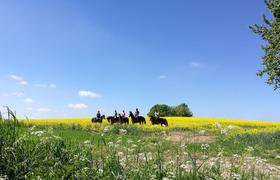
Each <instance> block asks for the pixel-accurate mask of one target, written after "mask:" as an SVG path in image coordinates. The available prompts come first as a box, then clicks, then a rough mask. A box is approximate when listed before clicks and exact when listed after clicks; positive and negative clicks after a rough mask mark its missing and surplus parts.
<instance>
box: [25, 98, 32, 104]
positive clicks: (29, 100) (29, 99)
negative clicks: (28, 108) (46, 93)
mask: <svg viewBox="0 0 280 180" xmlns="http://www.w3.org/2000/svg"><path fill="white" fill-rule="evenodd" d="M24 102H25V103H33V102H34V101H33V99H31V98H26V99H24Z"/></svg>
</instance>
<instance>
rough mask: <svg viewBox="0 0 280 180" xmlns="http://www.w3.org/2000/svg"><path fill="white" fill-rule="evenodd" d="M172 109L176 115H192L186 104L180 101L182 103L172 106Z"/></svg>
mask: <svg viewBox="0 0 280 180" xmlns="http://www.w3.org/2000/svg"><path fill="white" fill-rule="evenodd" d="M174 111H175V113H176V116H186V117H192V116H193V114H192V112H191V111H190V109H189V107H188V105H187V104H185V103H182V104H180V105H178V106H176V107H175V108H174Z"/></svg>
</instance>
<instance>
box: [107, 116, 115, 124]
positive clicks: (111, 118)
mask: <svg viewBox="0 0 280 180" xmlns="http://www.w3.org/2000/svg"><path fill="white" fill-rule="evenodd" d="M106 119H107V121H108V123H112V120H113V119H114V117H113V116H108V117H107V118H106Z"/></svg>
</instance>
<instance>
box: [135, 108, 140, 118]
mask: <svg viewBox="0 0 280 180" xmlns="http://www.w3.org/2000/svg"><path fill="white" fill-rule="evenodd" d="M139 115H140V112H139V110H138V108H136V111H135V118H138V116H139Z"/></svg>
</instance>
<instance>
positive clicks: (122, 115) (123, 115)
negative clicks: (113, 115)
mask: <svg viewBox="0 0 280 180" xmlns="http://www.w3.org/2000/svg"><path fill="white" fill-rule="evenodd" d="M125 116H126V114H125V111H124V110H123V112H122V114H121V117H122V118H125Z"/></svg>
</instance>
